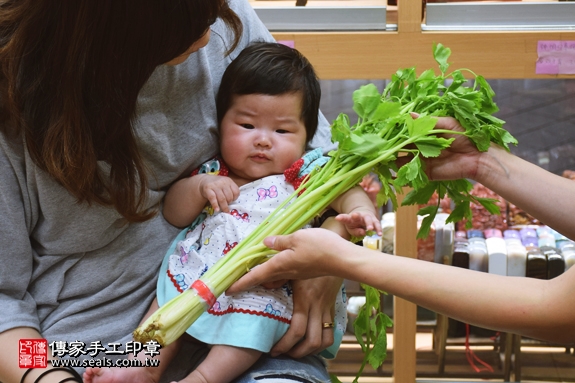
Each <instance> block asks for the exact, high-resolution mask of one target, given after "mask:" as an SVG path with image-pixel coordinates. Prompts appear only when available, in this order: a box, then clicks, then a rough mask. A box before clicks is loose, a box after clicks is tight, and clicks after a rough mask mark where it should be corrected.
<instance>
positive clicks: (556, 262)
mask: <svg viewBox="0 0 575 383" xmlns="http://www.w3.org/2000/svg"><path fill="white" fill-rule="evenodd" d="M540 250H541V252H542V253H543V254H545V256H546V257H547V279H553V278H555V277H557V276H559V275H561V274H563V272H564V271H565V260H564V259H563V255H562V254H561V252H560V251H559V250H557V249H556V248H554V247H551V246H542V247H540Z"/></svg>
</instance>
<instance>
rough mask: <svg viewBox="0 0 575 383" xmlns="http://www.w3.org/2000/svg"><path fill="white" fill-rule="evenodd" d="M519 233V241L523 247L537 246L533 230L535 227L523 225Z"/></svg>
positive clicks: (535, 234)
mask: <svg viewBox="0 0 575 383" xmlns="http://www.w3.org/2000/svg"><path fill="white" fill-rule="evenodd" d="M519 235H520V236H521V242H522V243H523V246H525V247H529V246H535V247H536V246H537V245H538V243H537V232H536V231H535V229H532V228H530V227H525V228H523V229H521V230H519Z"/></svg>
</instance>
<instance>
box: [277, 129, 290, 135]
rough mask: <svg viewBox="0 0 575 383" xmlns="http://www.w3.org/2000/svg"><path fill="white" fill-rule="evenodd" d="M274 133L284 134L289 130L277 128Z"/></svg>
mask: <svg viewBox="0 0 575 383" xmlns="http://www.w3.org/2000/svg"><path fill="white" fill-rule="evenodd" d="M276 133H279V134H286V133H289V130H285V129H278V130H276Z"/></svg>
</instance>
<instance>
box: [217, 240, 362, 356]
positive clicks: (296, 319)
mask: <svg viewBox="0 0 575 383" xmlns="http://www.w3.org/2000/svg"><path fill="white" fill-rule="evenodd" d="M264 244H265V245H266V246H268V247H269V248H271V249H274V250H278V251H279V253H278V254H276V255H274V256H273V257H272V258H271V259H270V260H269V261H267V262H265V263H264V264H262V265H259V266H258V267H255V268H254V269H252V270H251V271H250V272H249V273H247V274H246V275H244V276H243V277H242V278H240V279H239V280H238V281H237V282H236V283H234V284H233V285H232V286H231V287H230V288H229V289H228V291H227V292H228V293H230V294H231V293H236V292H239V291H243V290H246V289H248V288H249V287H252V286H257V285H261V284H264V283H269V282H275V281H280V280H285V279H289V280H292V284H293V291H294V312H293V317H292V322H291V325H290V328H289V330H288V331H287V333H286V334H285V335H284V336H283V338H282V339H280V341H279V342H278V343H277V344H276V345H275V346H274V348H273V349H272V350H271V354H272V355H279V354H284V353H285V354H288V355H290V356H292V357H294V358H300V357H302V356H305V355H308V354H311V353H317V352H319V351H321V350H323V349H325V348H326V347H328V346H330V345H331V344H332V343H333V340H334V339H333V331H328V329H324V328H323V327H322V324H323V323H328V322H333V317H334V303H335V298H336V296H337V293H338V292H339V289H340V288H341V283H342V279H341V278H336V277H323V278H316V277H322V276H326V275H329V274H330V270H329V268H328V265H329V264H330V263H331V264H332V265H333V264H334V262H335V261H336V259H337V258H343V257H345V256H347V255H349V254H350V253H351V251H352V250H351V249H349V250H346V249H345V248H346V246H350V247H352V246H355V245H353V244H351V243H350V242H348V241H346V240H345V239H343V238H341V237H340V236H339V235H337V234H335V233H333V232H331V231H329V230H325V229H303V230H298V231H296V232H295V233H293V234H290V235H285V236H277V237H268V238H266V239H265V240H264ZM318 244H321V246H318ZM309 278H315V279H310V280H308V281H297V280H296V279H309ZM294 280H296V281H294ZM329 330H332V329H329Z"/></svg>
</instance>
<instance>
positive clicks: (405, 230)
mask: <svg viewBox="0 0 575 383" xmlns="http://www.w3.org/2000/svg"><path fill="white" fill-rule="evenodd" d="M408 192H409V190H408V189H404V191H403V194H398V196H397V200H398V203H400V204H401V200H403V197H404V196H405V195H406V194H407V193H408ZM417 210H418V206H404V207H400V208H399V209H397V212H396V218H395V239H394V246H395V250H394V253H395V254H396V255H397V256H401V257H410V258H416V257H417V242H416V240H415V237H416V235H417ZM416 320H417V306H416V305H415V304H413V303H411V302H408V301H406V300H404V299H401V298H397V297H394V301H393V323H394V325H393V378H394V382H395V383H414V382H415V362H416V349H415V331H416Z"/></svg>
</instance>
